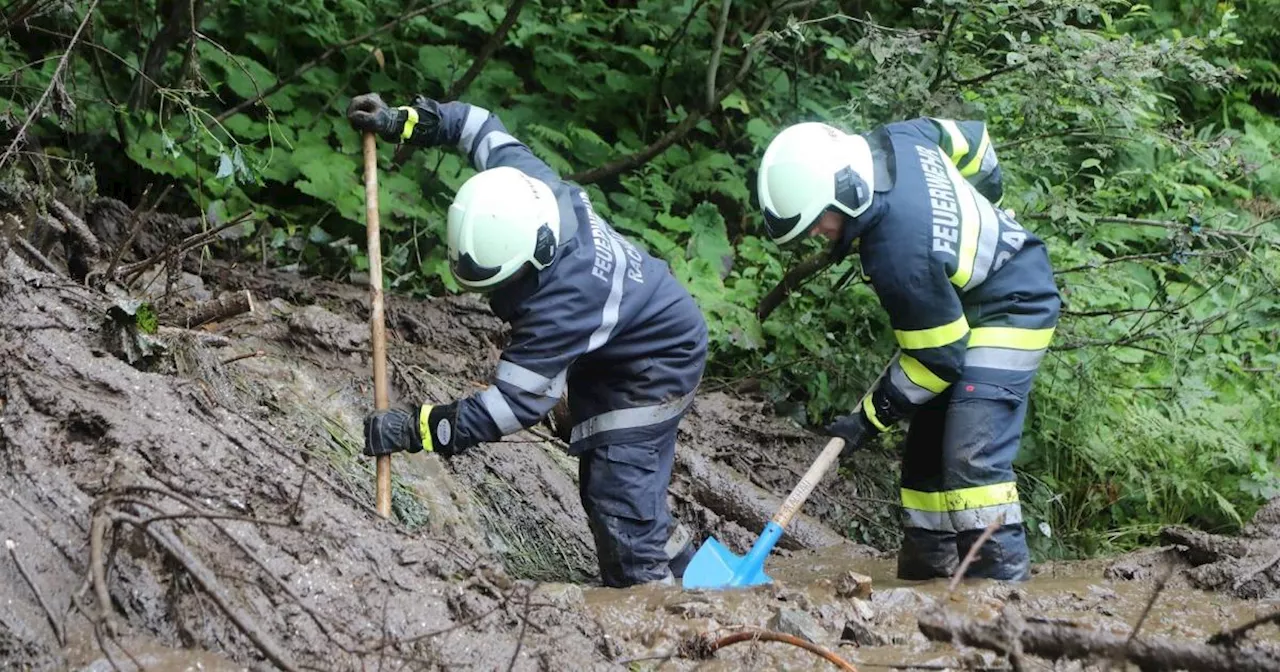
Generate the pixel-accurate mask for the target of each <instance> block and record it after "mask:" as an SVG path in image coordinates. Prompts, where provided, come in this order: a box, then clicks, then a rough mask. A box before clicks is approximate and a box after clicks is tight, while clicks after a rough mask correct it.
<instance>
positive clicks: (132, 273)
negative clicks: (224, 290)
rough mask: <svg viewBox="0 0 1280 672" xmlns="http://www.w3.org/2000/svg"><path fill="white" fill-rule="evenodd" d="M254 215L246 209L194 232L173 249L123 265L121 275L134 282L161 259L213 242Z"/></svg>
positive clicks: (127, 280) (183, 253)
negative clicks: (207, 227)
mask: <svg viewBox="0 0 1280 672" xmlns="http://www.w3.org/2000/svg"><path fill="white" fill-rule="evenodd" d="M252 215H253V210H245V211H244V212H242V213H240V214H239V215H237V216H236V217H235V218H234V219H232V220H231V221H229V222H227V223H225V224H222V225H220V226H218V227H216V228H214V229H213V230H211V231H209V232H207V233H193V234H191V235H190V236H187V237H186V238H185V239H183V240H182V241H181V242H179V243H178V244H177V246H176V249H173V248H172V247H169V248H165V249H164V250H162V251H160V252H158V253H156V254H154V255H152V256H150V257H148V258H146V259H143V260H142V261H139V262H135V263H132V264H126V265H124V266H121V267H120V277H121V278H123V279H124V280H125V281H126V282H128V283H129V284H133V282H134V281H136V280H137V278H138V276H140V275H142V273H143V272H145V271H146V270H147V269H148V268H151V267H152V266H154V265H156V264H157V263H160V261H161V260H163V259H165V258H167V257H169V256H170V255H174V256H177V257H179V258H181V257H182V256H183V255H185V254H186V253H187V252H190V251H191V250H192V249H194V248H197V247H200V246H201V245H205V244H208V243H210V242H212V241H213V239H215V238H217V237H218V234H220V233H222V232H223V231H226V230H227V229H229V228H231V227H233V226H237V225H239V224H243V223H244V221H245V220H247V219H249V217H250V216H252Z"/></svg>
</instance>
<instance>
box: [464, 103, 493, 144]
mask: <svg viewBox="0 0 1280 672" xmlns="http://www.w3.org/2000/svg"><path fill="white" fill-rule="evenodd" d="M488 120H489V110H486V109H484V108H483V107H477V106H475V105H472V106H471V109H470V110H467V120H466V122H465V123H463V125H462V135H460V136H458V151H461V152H464V153H466V154H467V156H470V155H471V147H472V145H474V144H476V134H477V133H479V132H480V127H481V126H484V122H486V121H488Z"/></svg>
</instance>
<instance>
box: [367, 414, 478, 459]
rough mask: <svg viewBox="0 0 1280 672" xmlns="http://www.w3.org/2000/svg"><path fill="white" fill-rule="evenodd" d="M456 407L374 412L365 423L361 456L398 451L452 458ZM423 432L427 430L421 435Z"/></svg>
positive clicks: (453, 453)
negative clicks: (424, 452) (362, 453)
mask: <svg viewBox="0 0 1280 672" xmlns="http://www.w3.org/2000/svg"><path fill="white" fill-rule="evenodd" d="M457 417H458V405H457V403H452V404H448V405H445V406H432V405H429V404H424V405H422V406H403V405H399V406H395V407H392V408H388V409H385V410H381V411H373V412H372V413H370V414H369V415H367V416H365V419H364V454H365V455H368V456H370V457H378V456H382V455H390V454H392V453H396V452H400V451H402V450H403V451H408V452H410V453H417V452H419V451H422V450H426V451H429V452H435V453H438V454H440V455H442V456H444V457H452V456H453V455H456V454H458V453H460V452H462V451H461V450H457V449H456V442H455V441H454V440H453V439H454V425H455V424H456V423H457ZM423 420H425V421H426V423H425V428H426V429H428V430H430V431H429V432H428V433H427V434H425V435H424V434H423V433H422V429H424V424H423Z"/></svg>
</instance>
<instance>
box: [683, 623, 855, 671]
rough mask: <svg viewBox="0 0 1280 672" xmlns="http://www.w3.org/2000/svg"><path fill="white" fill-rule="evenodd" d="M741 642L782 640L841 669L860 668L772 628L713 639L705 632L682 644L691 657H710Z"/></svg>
mask: <svg viewBox="0 0 1280 672" xmlns="http://www.w3.org/2000/svg"><path fill="white" fill-rule="evenodd" d="M739 642H782V643H784V644H790V645H792V646H798V647H800V648H802V649H804V650H805V651H808V652H809V653H812V654H814V655H816V656H818V657H820V658H822V659H824V660H826V661H827V662H829V663H831V664H832V665H835V666H836V667H837V668H839V669H841V670H847V671H848V672H858V668H856V667H854V666H853V665H852V664H851V663H850V662H849V661H847V660H845V659H843V658H841V657H840V656H838V655H836V654H835V653H834V652H833V651H831V649H828V648H826V647H824V646H818V645H817V644H813V643H811V642H806V641H805V640H803V639H800V638H799V637H794V636H792V635H788V634H785V633H781V632H773V631H772V630H744V631H742V632H735V633H733V634H729V635H725V636H724V637H721V638H719V639H716V640H712V639H711V638H710V637H709V636H707V635H705V634H703V635H698V636H697V637H696V638H695V639H694V641H692V642H688V643H685V644H683V645H682V647H681V648H682V649H684V650H685V652H687V653H688V654H689V657H691V658H695V659H697V658H703V659H705V658H710V657H711V656H712V654H714V653H715V652H716V651H718V650H720V649H723V648H724V647H726V646H732V645H734V644H737V643H739Z"/></svg>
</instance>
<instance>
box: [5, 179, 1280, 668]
mask: <svg viewBox="0 0 1280 672" xmlns="http://www.w3.org/2000/svg"><path fill="white" fill-rule="evenodd" d="M86 212H87V213H88V214H89V216H88V217H87V218H86V221H87V222H88V224H87V225H88V226H89V227H90V228H91V229H92V230H93V231H94V232H95V233H96V234H97V235H98V236H99V237H100V238H101V247H102V248H103V249H105V250H108V251H112V250H114V247H115V246H117V245H119V244H120V242H121V241H122V240H123V239H122V238H121V236H120V231H122V230H127V229H128V228H129V227H127V226H124V225H123V224H122V221H121V220H122V219H123V218H126V217H129V216H130V214H129V209H128V208H126V207H123V206H120V205H119V204H113V203H112V202H108V201H106V200H105V199H100V200H99V201H93V202H92V203H91V204H90V205H89V207H88V208H86ZM103 213H105V214H103ZM112 213H114V214H112ZM9 221H10V224H9V225H8V228H7V229H6V231H5V236H4V237H3V238H0V265H2V268H0V310H2V311H3V315H4V318H3V319H2V320H0V361H2V362H3V366H0V538H2V539H3V540H5V542H6V547H5V549H3V550H2V551H0V668H2V669H22V670H27V669H30V670H63V669H74V670H95V671H96V670H110V669H121V670H134V669H148V670H185V669H205V670H233V669H246V668H247V669H322V670H354V669H380V668H382V667H383V666H386V669H399V668H404V669H455V668H468V669H486V670H487V669H519V670H524V669H546V670H561V669H626V668H628V667H631V668H633V669H655V668H658V667H661V668H662V669H694V668H697V669H782V668H785V669H829V668H827V667H825V666H826V664H825V663H823V662H821V661H820V660H818V659H817V658H815V657H814V656H813V655H812V654H810V653H807V652H805V651H802V650H800V649H798V648H794V647H790V646H787V645H785V644H777V643H744V644H739V645H736V646H732V647H729V648H726V649H723V650H721V651H720V652H718V653H717V654H716V655H715V657H714V659H713V660H710V661H698V660H694V659H692V657H691V653H690V652H689V651H688V650H687V646H686V647H684V648H682V647H681V645H682V643H687V642H688V640H689V639H690V638H691V637H692V636H694V635H699V634H704V633H718V632H724V633H727V632H732V631H735V630H740V629H742V628H744V627H751V628H762V627H763V628H769V629H772V630H778V631H783V632H789V633H791V634H795V635H797V636H801V637H804V638H807V639H811V640H814V641H816V642H818V643H820V644H823V645H824V646H827V647H829V648H831V649H832V650H835V651H836V652H837V653H839V655H841V656H843V657H845V658H846V659H848V660H849V661H851V662H854V663H855V664H860V665H863V666H872V665H877V664H879V665H902V664H911V665H924V666H930V665H931V666H934V668H935V669H936V668H937V667H938V666H946V667H949V668H953V669H966V668H967V669H976V668H981V667H993V668H997V669H1007V666H1006V663H1005V662H1004V661H1003V660H1002V659H1000V658H999V657H998V656H997V655H996V654H994V653H990V652H983V651H979V650H977V649H969V648H964V647H959V646H953V645H951V644H948V643H938V642H932V641H929V640H928V639H926V638H925V636H924V635H923V634H921V632H920V629H919V628H918V626H917V623H916V616H917V615H918V614H919V613H921V611H922V610H924V609H927V608H930V607H931V606H934V605H937V604H939V603H941V604H945V605H947V606H948V607H950V608H953V609H955V610H958V611H960V612H962V613H965V614H968V615H971V616H973V617H975V618H981V619H991V618H993V617H994V615H995V614H996V613H997V612H998V611H999V610H1000V606H1001V605H1002V604H1003V603H1005V602H1007V601H1009V600H1010V599H1013V598H1016V599H1017V600H1018V601H1019V602H1020V604H1021V605H1022V608H1023V609H1024V611H1026V612H1028V613H1034V614H1035V616H1036V617H1038V618H1044V619H1060V620H1064V621H1066V620H1069V621H1071V622H1077V623H1081V624H1084V625H1085V626H1086V627H1089V628H1095V629H1098V630H1100V631H1105V632H1111V633H1117V634H1125V633H1128V632H1129V631H1130V630H1131V627H1132V624H1133V623H1134V622H1135V621H1136V620H1137V618H1138V616H1139V614H1140V613H1141V612H1142V611H1143V608H1144V605H1145V603H1146V602H1147V600H1148V598H1149V597H1150V595H1151V594H1152V591H1153V585H1154V584H1155V583H1156V582H1158V581H1159V580H1160V579H1161V578H1162V577H1163V576H1164V574H1165V573H1166V572H1167V571H1173V573H1172V578H1171V579H1170V580H1169V582H1168V585H1167V586H1166V587H1165V588H1164V590H1163V592H1162V593H1161V594H1160V595H1159V599H1158V600H1157V601H1156V604H1155V606H1154V608H1153V609H1152V610H1151V616H1150V617H1149V618H1148V619H1147V620H1146V622H1145V624H1144V625H1143V628H1142V633H1143V636H1144V637H1147V636H1163V637H1171V638H1179V639H1187V638H1190V639H1195V640H1199V641H1204V639H1206V638H1207V637H1209V636H1210V635H1212V634H1214V633H1216V632H1219V631H1221V630H1224V629H1226V628H1229V627H1231V626H1233V625H1236V624H1239V623H1241V622H1244V621H1248V620H1250V619H1252V618H1255V617H1257V616H1260V615H1263V614H1265V613H1270V612H1274V611H1276V610H1277V609H1280V591H1278V590H1277V587H1278V586H1280V566H1277V565H1278V563H1280V555H1277V550H1278V549H1277V548H1276V546H1275V544H1276V539H1277V538H1280V535H1278V534H1277V532H1278V530H1277V526H1280V501H1278V502H1273V503H1272V506H1270V507H1268V508H1266V509H1264V510H1263V512H1261V513H1260V514H1259V516H1258V518H1257V519H1256V520H1255V521H1254V523H1253V524H1252V525H1251V526H1250V528H1249V529H1248V530H1247V531H1246V533H1245V534H1244V535H1242V536H1241V537H1239V538H1221V537H1210V536H1208V535H1199V536H1197V534H1198V533H1194V532H1180V531H1177V530H1174V531H1169V532H1168V534H1169V535H1170V536H1169V537H1168V542H1169V545H1168V546H1166V547H1164V548H1161V549H1152V550H1150V551H1146V552H1143V553H1137V554H1132V555H1130V556H1127V557H1125V558H1121V559H1118V560H1114V561H1107V562H1103V561H1093V562H1081V563H1066V564H1047V565H1041V566H1037V567H1036V578H1035V579H1034V580H1033V581H1031V582H1029V583H1027V584H1025V585H1019V586H1003V585H996V584H992V583H988V582H965V583H963V584H962V585H961V586H960V588H959V589H958V590H957V591H956V592H955V593H954V594H952V595H950V596H947V594H946V593H947V591H946V586H945V584H944V583H942V582H931V583H926V584H907V583H903V582H899V581H896V580H895V579H894V578H893V569H892V564H893V563H892V560H891V557H892V556H891V554H886V553H882V552H878V551H876V550H875V549H873V548H871V547H869V546H865V545H862V544H859V543H855V542H853V541H850V540H849V539H848V538H846V536H845V535H846V534H849V533H851V532H853V533H855V534H856V535H857V537H858V538H860V539H864V540H873V541H875V542H876V543H877V544H880V545H885V546H886V548H888V547H890V545H891V543H892V540H893V536H894V534H895V532H894V527H895V522H894V518H895V511H894V509H893V508H892V506H891V502H889V503H886V501H887V500H889V499H891V498H892V494H891V493H892V490H891V488H892V486H893V483H892V473H893V470H892V469H891V468H890V465H889V459H890V458H888V457H887V456H867V459H866V460H862V459H861V458H860V461H859V467H857V468H855V469H853V470H850V471H846V472H845V473H843V474H842V476H836V475H834V474H830V475H828V476H827V478H826V479H824V481H823V483H822V484H821V485H820V487H819V488H818V489H817V490H816V491H815V493H814V495H813V496H812V497H811V498H810V500H809V502H808V503H807V504H806V506H805V509H804V511H805V515H803V516H801V517H800V518H798V519H797V520H796V521H795V522H794V523H793V524H792V526H791V527H789V528H788V533H787V535H785V536H784V538H783V541H782V542H781V543H780V545H779V549H778V551H777V552H776V553H775V555H774V556H773V557H771V559H770V561H769V571H770V573H771V575H772V576H773V577H774V578H775V580H776V581H775V583H774V584H772V585H770V586H765V587H760V588H756V589H753V590H750V591H742V592H733V593H714V594H702V593H690V592H683V591H681V590H680V589H679V588H678V587H656V586H655V587H642V588H636V589H631V590H627V591H617V590H610V589H604V588H599V587H594V585H593V584H594V582H595V578H596V571H595V567H594V551H593V547H592V541H591V537H590V534H589V532H588V530H587V525H586V520H585V516H584V514H583V512H582V508H581V505H580V504H579V502H578V491H577V485H576V473H577V466H576V461H575V460H574V459H573V458H571V457H569V456H568V455H566V454H565V452H564V447H563V444H562V443H560V442H558V441H557V440H555V439H553V438H552V437H551V433H550V432H549V431H548V430H547V429H545V428H542V427H537V428H534V429H532V430H529V431H525V432H521V433H519V434H517V435H514V436H511V437H507V438H506V439H504V440H503V441H501V442H498V443H494V444H489V445H486V446H482V447H479V448H477V449H476V450H473V451H471V452H469V453H468V454H465V455H463V456H460V457H458V458H455V459H453V460H451V461H443V460H441V459H439V458H437V457H435V456H427V455H412V456H408V455H397V456H396V457H395V458H393V461H392V463H393V472H394V474H395V477H396V485H395V490H394V497H393V510H394V514H395V515H394V516H393V520H391V521H384V520H382V519H380V518H379V517H378V516H377V515H376V513H375V512H374V510H373V508H372V502H373V491H372V490H373V489H372V484H373V480H374V479H373V472H372V461H370V460H367V459H365V458H363V457H361V456H360V455H359V451H360V447H361V443H362V439H361V417H362V416H363V414H364V413H365V411H366V410H367V409H368V408H369V407H370V406H371V400H372V391H371V389H370V382H371V373H370V363H369V357H368V351H369V335H368V334H369V330H368V324H367V319H368V314H369V305H368V292H367V289H366V288H364V287H362V286H359V285H351V284H341V283H333V282H327V281H322V280H317V279H314V278H304V277H301V276H298V275H296V274H291V273H285V272H281V271H275V270H270V269H262V268H259V267H241V266H237V265H234V264H227V263H218V262H207V261H206V262H203V263H198V262H197V261H190V260H189V261H188V262H187V264H186V266H185V270H184V269H177V268H164V269H162V270H163V272H160V271H156V272H154V273H152V274H151V275H149V276H147V277H145V278H144V279H143V281H141V282H140V283H138V285H136V286H135V289H134V291H133V293H132V294H128V295H126V294H124V293H123V292H121V291H120V290H119V289H118V288H114V286H113V285H110V284H108V285H106V287H107V289H106V290H105V291H104V290H100V289H93V288H91V287H90V286H88V285H86V283H85V282H82V281H77V280H75V279H73V278H72V277H71V275H79V277H81V278H85V277H88V278H89V279H90V282H89V284H90V285H92V284H93V283H92V279H93V278H94V277H95V276H94V272H95V270H96V271H101V264H98V265H97V266H95V264H94V260H93V259H91V258H82V259H80V260H79V261H77V262H76V264H77V265H79V266H81V267H82V268H81V270H83V271H84V272H83V273H80V274H71V273H60V272H58V271H65V270H66V269H67V267H68V261H69V258H68V257H69V256H70V254H71V253H72V252H74V253H75V254H82V255H83V254H84V252H83V249H80V248H76V246H74V245H72V246H67V249H66V250H65V251H64V250H62V249H61V248H59V246H57V245H54V244H49V243H48V241H46V242H45V244H37V245H35V247H36V248H37V249H38V250H39V251H40V252H42V253H44V254H47V255H48V256H47V258H46V260H47V261H51V262H52V264H51V265H52V266H53V268H45V265H44V264H43V263H35V262H33V260H32V258H31V257H30V256H29V255H28V254H26V253H25V248H24V249H23V250H20V249H19V248H18V247H17V246H10V245H9V244H8V241H9V240H11V239H14V238H16V237H17V236H27V237H28V238H29V239H30V240H33V241H36V242H37V243H39V236H35V235H32V234H33V232H32V231H31V230H28V229H22V228H19V227H15V226H13V218H10V219H9ZM165 222H167V224H166V223H163V222H162V223H161V224H163V226H162V225H161V224H157V225H156V228H157V230H158V231H162V232H165V233H155V234H152V235H148V236H143V237H141V238H138V239H135V241H134V242H133V243H132V249H131V250H130V251H129V252H128V253H127V254H126V255H124V259H125V260H126V261H136V260H137V259H139V258H145V257H147V256H153V255H155V254H157V252H159V251H163V248H164V245H166V244H169V243H166V241H173V240H176V239H179V238H181V237H183V236H187V235H190V233H191V230H192V229H191V226H192V225H191V223H190V222H189V221H187V220H178V219H176V218H171V219H170V220H165ZM32 226H33V227H35V226H38V224H33V225H32ZM77 249H78V250H79V251H76V250H77ZM246 289H247V290H249V291H250V292H251V293H252V295H253V297H254V302H255V308H256V309H255V311H254V312H252V313H248V314H242V315H237V316H233V317H230V318H227V319H223V320H219V321H217V322H214V323H211V324H207V325H204V326H203V327H201V328H199V329H194V330H188V329H179V328H175V327H166V326H161V327H160V328H159V329H158V330H157V331H156V332H155V333H154V334H145V333H140V332H139V330H138V329H137V328H136V326H135V325H134V324H132V323H131V320H130V319H129V318H128V316H127V315H126V313H127V312H128V311H123V312H122V310H121V309H120V306H121V305H130V304H128V302H127V301H125V299H129V298H142V299H146V300H150V301H153V302H154V303H155V304H156V305H158V306H161V307H162V308H172V307H178V306H181V305H189V304H192V303H198V302H201V301H208V300H210V299H213V298H216V297H218V296H221V295H224V294H225V293H226V292H230V291H234V290H246ZM387 326H388V333H389V344H388V356H389V370H390V373H391V380H392V387H393V390H392V399H393V402H395V401H406V402H412V401H443V400H447V399H451V398H455V397H457V396H458V395H461V394H465V393H468V392H471V391H474V390H478V389H481V388H482V387H483V386H484V385H486V384H487V380H488V378H489V376H490V374H491V372H492V367H493V365H494V363H495V361H496V359H497V357H498V355H499V353H500V352H501V348H502V346H503V343H504V339H505V331H504V329H503V327H502V325H501V323H500V322H499V321H498V320H497V319H495V318H494V317H493V316H492V315H491V314H490V313H489V312H488V310H487V308H486V307H485V306H484V304H483V303H482V302H481V301H480V300H478V299H476V298H474V297H458V298H448V299H427V300H409V299H404V298H400V297H395V296H390V297H388V305H387ZM679 440H680V447H679V452H678V455H679V457H678V462H677V468H676V474H675V477H674V479H673V483H672V487H671V493H670V496H671V503H672V506H673V509H674V511H675V512H676V514H677V516H678V517H679V518H680V520H682V521H683V522H684V523H685V524H686V525H687V526H689V527H690V528H691V530H692V531H693V532H694V533H695V536H696V538H697V539H699V540H701V539H703V538H705V537H706V536H708V535H714V536H716V537H717V538H718V539H720V540H721V541H723V542H725V543H726V544H727V545H729V546H730V547H732V548H734V550H736V551H738V552H742V551H745V550H746V548H747V547H748V546H749V545H750V543H751V542H752V541H753V540H754V538H755V536H756V535H757V534H758V532H759V530H760V529H761V528H762V527H763V526H764V523H765V522H766V520H767V519H768V518H769V516H771V515H772V511H773V509H774V507H776V505H777V503H778V502H779V501H780V499H781V498H782V497H784V496H785V495H786V493H787V492H788V491H789V489H790V488H791V487H792V486H793V485H794V483H795V482H796V481H797V480H798V479H799V477H800V475H801V474H803V472H804V470H805V468H806V467H807V465H808V462H809V461H810V460H811V459H813V458H814V457H815V456H816V455H817V454H818V452H819V451H820V450H821V448H822V445H823V440H822V438H821V437H816V436H814V435H812V434H809V433H806V432H804V431H801V430H799V429H797V428H795V427H793V426H792V425H790V424H788V423H786V422H783V421H781V420H778V419H776V418H774V417H773V415H772V413H771V412H770V409H769V408H768V406H767V405H766V404H765V403H764V402H762V401H759V400H752V399H740V398H733V397H730V396H727V395H724V394H719V393H708V394H704V395H701V396H700V397H699V399H698V401H697V402H696V403H695V405H694V407H693V410H692V411H691V413H690V414H689V416H688V418H687V420H686V421H685V422H684V424H683V425H682V427H681V431H680V437H679ZM1272 558H1275V559H1274V560H1273V559H1272ZM1268 562H1269V564H1268ZM849 571H856V572H861V573H864V574H869V575H871V576H872V577H873V579H874V590H873V591H872V592H871V594H870V595H869V596H865V595H864V597H866V599H863V598H860V597H855V596H853V595H851V594H850V590H849V587H848V586H847V585H846V582H844V581H842V577H844V576H845V575H846V574H847V573H848V572H849ZM1253 639H1254V641H1263V642H1271V643H1276V644H1278V645H1280V635H1277V632H1276V629H1275V628H1274V627H1273V628H1271V629H1266V628H1262V629H1259V630H1257V631H1256V632H1255V633H1254V634H1253ZM639 659H644V660H639ZM925 669H929V668H927V667H926V668H925ZM1055 669H1056V668H1055ZM1062 669H1076V668H1070V667H1064V668H1062Z"/></svg>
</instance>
